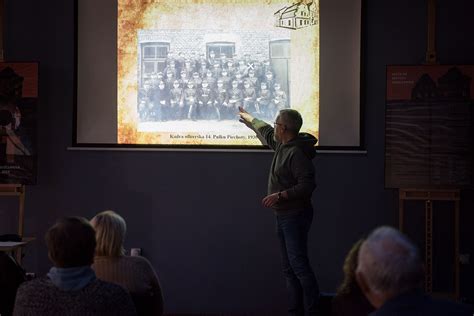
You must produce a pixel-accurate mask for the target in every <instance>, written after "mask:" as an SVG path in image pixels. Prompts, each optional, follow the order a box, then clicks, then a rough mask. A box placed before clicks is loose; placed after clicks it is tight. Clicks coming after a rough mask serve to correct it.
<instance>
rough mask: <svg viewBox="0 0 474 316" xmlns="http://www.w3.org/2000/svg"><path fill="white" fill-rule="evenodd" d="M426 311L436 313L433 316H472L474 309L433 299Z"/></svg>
mask: <svg viewBox="0 0 474 316" xmlns="http://www.w3.org/2000/svg"><path fill="white" fill-rule="evenodd" d="M427 309H429V311H430V312H433V313H436V314H435V315H453V316H464V315H465V316H472V315H474V308H473V307H472V306H469V305H465V304H460V303H457V302H453V301H448V300H441V299H436V300H435V299H433V300H432V303H431V304H429V306H428V308H427Z"/></svg>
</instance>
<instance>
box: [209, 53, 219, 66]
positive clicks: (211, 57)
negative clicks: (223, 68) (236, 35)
mask: <svg viewBox="0 0 474 316" xmlns="http://www.w3.org/2000/svg"><path fill="white" fill-rule="evenodd" d="M216 62H219V61H218V60H217V58H216V53H215V52H214V51H213V50H211V51H210V52H209V58H208V59H207V64H208V66H209V67H214V64H215V63H216Z"/></svg>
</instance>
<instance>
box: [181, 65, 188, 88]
mask: <svg viewBox="0 0 474 316" xmlns="http://www.w3.org/2000/svg"><path fill="white" fill-rule="evenodd" d="M188 82H189V77H188V73H187V71H186V70H185V69H183V70H181V76H180V78H179V85H180V86H181V88H183V89H186V88H187V87H188Z"/></svg>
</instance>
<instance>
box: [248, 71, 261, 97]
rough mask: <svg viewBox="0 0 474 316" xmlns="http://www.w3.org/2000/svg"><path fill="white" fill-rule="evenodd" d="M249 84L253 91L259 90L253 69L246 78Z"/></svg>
mask: <svg viewBox="0 0 474 316" xmlns="http://www.w3.org/2000/svg"><path fill="white" fill-rule="evenodd" d="M247 79H248V80H249V82H250V84H251V85H252V86H253V87H254V88H255V91H257V92H258V91H259V90H260V81H259V80H258V78H257V77H256V76H255V71H254V70H253V69H250V70H249V76H248V78H247Z"/></svg>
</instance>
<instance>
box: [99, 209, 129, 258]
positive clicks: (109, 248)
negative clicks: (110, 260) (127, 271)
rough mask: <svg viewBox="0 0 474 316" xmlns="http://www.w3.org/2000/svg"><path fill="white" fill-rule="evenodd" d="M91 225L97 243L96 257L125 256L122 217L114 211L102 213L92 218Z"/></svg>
mask: <svg viewBox="0 0 474 316" xmlns="http://www.w3.org/2000/svg"><path fill="white" fill-rule="evenodd" d="M91 224H92V227H94V229H95V238H96V241H97V246H96V248H95V255H96V256H109V257H118V256H122V255H124V254H125V249H124V248H123V242H124V240H125V232H126V231H127V224H126V223H125V220H124V219H123V218H122V216H120V215H118V214H117V213H115V212H114V211H104V212H101V213H99V214H97V215H96V216H94V217H93V218H92V219H91Z"/></svg>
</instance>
